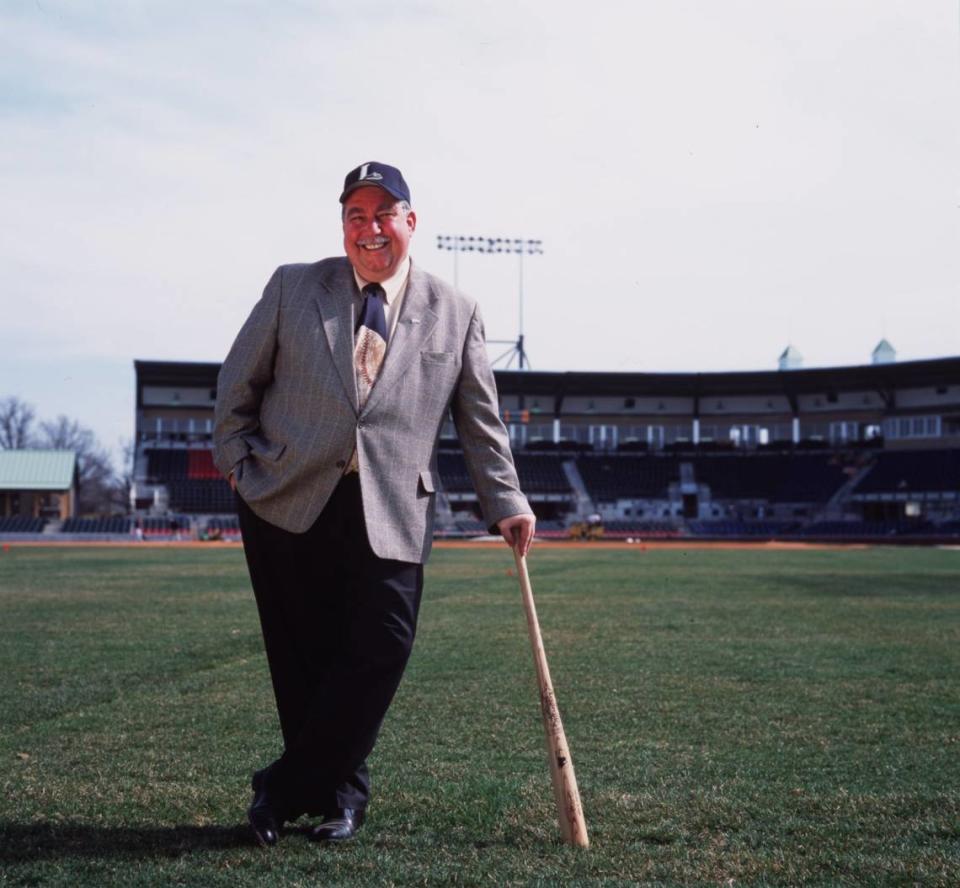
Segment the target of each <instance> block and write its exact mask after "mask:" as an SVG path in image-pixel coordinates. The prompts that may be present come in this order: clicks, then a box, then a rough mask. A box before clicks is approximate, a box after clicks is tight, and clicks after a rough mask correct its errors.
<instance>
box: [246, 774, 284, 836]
mask: <svg viewBox="0 0 960 888" xmlns="http://www.w3.org/2000/svg"><path fill="white" fill-rule="evenodd" d="M250 782H251V784H252V786H253V801H252V802H251V803H250V807H249V808H247V820H249V821H250V826H251V827H252V828H253V835H254V837H255V838H256V840H257V841H258V842H259V843H260V844H261V845H262V846H263V847H264V848H267V847H270V846H272V845H276V844H277V842H279V841H280V825H281V824H282V823H283V818H282V817H279V816H278V815H277V812H276V809H275V808H274V806H273V803H272V801H271V799H270V794H269V793H268V792H267V787H266V772H265V771H257V772H256V773H255V774H254V775H253V779H252V780H251V781H250Z"/></svg>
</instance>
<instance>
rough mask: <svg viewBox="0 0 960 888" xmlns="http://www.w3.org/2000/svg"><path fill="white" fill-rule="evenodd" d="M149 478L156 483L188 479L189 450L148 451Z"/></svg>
mask: <svg viewBox="0 0 960 888" xmlns="http://www.w3.org/2000/svg"><path fill="white" fill-rule="evenodd" d="M146 453H147V478H148V480H150V481H154V482H164V481H178V480H181V479H183V478H186V477H188V475H187V473H188V462H189V457H188V455H187V454H188V453H189V451H187V450H148V451H147V452H146Z"/></svg>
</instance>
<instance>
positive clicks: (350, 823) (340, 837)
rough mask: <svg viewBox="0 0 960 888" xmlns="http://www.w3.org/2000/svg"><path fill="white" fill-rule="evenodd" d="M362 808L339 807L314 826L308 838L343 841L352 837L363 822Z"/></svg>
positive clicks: (323, 840)
mask: <svg viewBox="0 0 960 888" xmlns="http://www.w3.org/2000/svg"><path fill="white" fill-rule="evenodd" d="M363 818H364V809H363V808H340V810H338V811H335V812H334V813H333V814H329V815H327V816H326V817H325V818H324V819H323V823H321V824H320V825H319V826H315V827H314V828H313V831H312V832H311V833H310V838H311V839H313V840H314V841H316V842H345V841H346V840H347V839H352V838H353V837H354V836H355V835H356V834H357V830H358V829H360V827H361V825H362V824H363Z"/></svg>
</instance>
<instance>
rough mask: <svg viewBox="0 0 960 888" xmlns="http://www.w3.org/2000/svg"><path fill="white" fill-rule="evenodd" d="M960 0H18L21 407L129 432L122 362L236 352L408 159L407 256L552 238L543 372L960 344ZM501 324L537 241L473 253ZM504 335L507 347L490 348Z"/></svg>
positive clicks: (536, 296) (8, 15)
mask: <svg viewBox="0 0 960 888" xmlns="http://www.w3.org/2000/svg"><path fill="white" fill-rule="evenodd" d="M958 30H960V6H958V2H957V0H950V2H941V0H669V2H668V0H657V2H653V0H594V2H591V3H583V2H571V0H559V2H558V0H554V2H546V0H485V2H482V3H478V2H475V0H473V2H461V0H408V2H405V3H403V4H397V3H384V2H380V0H355V2H351V3H346V2H333V0H321V2H306V0H298V2H283V0H271V2H267V0H235V2H216V3H213V2H211V3H203V4H199V3H195V2H186V0H156V2H134V0H128V2H119V0H98V2H97V3H95V4H92V3H90V2H89V0H76V2H68V0H6V2H4V4H3V5H2V7H0V195H2V197H0V274H2V286H0V318H2V320H0V398H3V397H5V396H7V395H15V396H17V397H20V398H21V399H24V400H26V401H28V402H30V403H32V404H33V405H34V407H35V408H36V410H37V413H38V415H39V417H41V418H52V417H53V416H55V415H57V414H61V413H63V414H67V415H68V416H71V417H74V418H76V419H79V420H80V421H81V422H83V423H84V424H85V425H88V426H90V427H91V428H92V429H93V430H94V431H95V432H96V434H97V435H98V437H99V439H100V441H101V442H102V443H103V444H104V445H105V446H107V447H108V448H110V449H111V450H113V451H114V452H115V453H119V450H120V446H121V443H122V442H123V441H124V440H129V439H130V438H132V436H133V421H134V374H133V361H134V360H135V359H149V360H184V361H220V360H222V359H223V357H224V356H225V354H226V352H227V350H228V349H229V347H230V343H231V342H232V340H233V337H234V336H235V334H236V332H237V330H238V329H239V327H240V325H241V324H242V323H243V320H244V319H245V317H246V316H247V314H248V313H249V311H250V309H251V308H252V306H253V304H254V303H255V302H256V300H257V299H258V298H259V296H260V293H261V291H262V289H263V286H264V284H265V283H266V281H267V279H268V278H269V276H270V274H271V273H272V271H273V269H274V268H275V267H276V266H277V265H279V264H281V263H285V262H303V261H314V260H316V259H320V258H323V257H326V256H331V255H340V254H342V252H343V251H342V234H341V230H340V219H339V204H338V203H337V197H338V195H339V193H340V189H341V186H342V181H343V177H344V176H345V174H346V173H347V172H348V171H349V170H350V169H351V168H353V167H355V166H357V165H358V164H360V163H362V162H364V161H368V160H378V161H381V162H385V163H391V164H393V165H395V166H398V167H399V168H400V169H401V170H402V171H403V173H404V175H405V177H406V179H407V181H408V183H409V184H410V188H411V192H412V198H413V205H414V209H415V210H416V212H417V216H418V227H417V231H416V233H415V236H414V241H413V245H412V250H411V255H412V256H413V259H414V262H416V263H417V264H419V265H421V266H422V267H424V268H426V269H427V270H429V271H432V272H434V273H436V274H438V275H440V276H441V277H444V278H447V279H448V280H452V279H453V277H454V271H455V269H454V256H453V254H452V253H449V252H444V251H440V250H438V249H437V237H438V235H453V236H455V235H463V236H483V237H509V238H533V239H538V240H541V241H542V243H543V253H542V255H531V256H527V257H526V258H525V260H524V262H523V294H524V297H523V328H524V333H525V337H526V344H527V353H528V356H529V359H530V363H531V365H532V367H533V368H534V369H537V370H617V371H644V372H658V371H714V370H767V369H773V368H775V367H776V366H777V357H778V355H779V354H780V352H781V351H782V350H783V349H784V348H785V347H786V346H787V345H788V344H791V343H792V344H793V345H794V346H795V347H796V348H797V349H798V350H799V351H800V353H801V355H802V356H803V361H804V366H807V367H822V366H841V365H852V364H863V363H868V362H869V359H870V353H871V351H872V350H873V348H874V346H875V345H876V344H877V343H878V341H879V340H880V339H881V338H883V337H886V338H887V339H888V340H889V341H890V342H891V343H892V344H893V345H894V347H895V348H896V349H897V352H898V359H899V360H918V359H924V358H932V357H941V356H955V355H958V354H960V176H958V167H960V38H958ZM456 277H457V283H458V285H459V286H460V288H461V289H463V290H464V291H465V292H467V293H468V294H470V295H472V296H474V297H476V298H477V299H478V300H479V302H480V305H481V309H482V312H483V315H484V317H485V320H486V328H487V335H488V337H489V338H491V339H513V338H515V337H516V335H517V333H518V328H519V322H520V321H519V318H520V310H519V302H520V300H519V290H520V268H519V261H518V258H517V257H516V256H512V255H496V254H494V255H486V254H478V253H468V254H461V255H460V256H459V259H458V262H457V267H456ZM504 349H505V346H491V356H492V357H495V356H497V355H499V354H500V353H502V352H503V351H504Z"/></svg>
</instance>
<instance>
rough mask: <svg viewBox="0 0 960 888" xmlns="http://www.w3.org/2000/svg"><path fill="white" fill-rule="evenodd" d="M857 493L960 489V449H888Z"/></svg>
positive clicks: (857, 488)
mask: <svg viewBox="0 0 960 888" xmlns="http://www.w3.org/2000/svg"><path fill="white" fill-rule="evenodd" d="M876 460H877V461H876V463H875V465H874V466H873V468H872V469H871V470H870V471H869V473H868V474H867V475H866V477H864V478H863V479H862V480H861V481H860V483H859V484H858V485H857V486H856V488H855V489H854V493H855V494H870V493H905V492H906V493H910V492H914V493H916V492H938V491H939V492H943V491H953V492H956V491H960V450H905V451H884V452H881V453H878V454H877V455H876Z"/></svg>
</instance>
